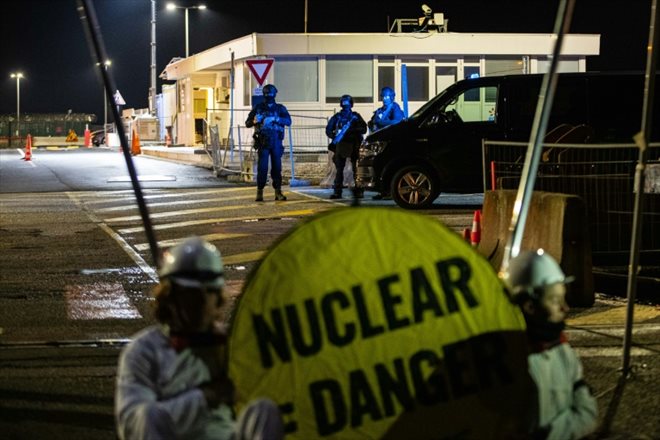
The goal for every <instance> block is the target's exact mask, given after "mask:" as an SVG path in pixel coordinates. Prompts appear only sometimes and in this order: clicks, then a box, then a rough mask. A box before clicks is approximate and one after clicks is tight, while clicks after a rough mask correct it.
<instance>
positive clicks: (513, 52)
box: [165, 33, 600, 145]
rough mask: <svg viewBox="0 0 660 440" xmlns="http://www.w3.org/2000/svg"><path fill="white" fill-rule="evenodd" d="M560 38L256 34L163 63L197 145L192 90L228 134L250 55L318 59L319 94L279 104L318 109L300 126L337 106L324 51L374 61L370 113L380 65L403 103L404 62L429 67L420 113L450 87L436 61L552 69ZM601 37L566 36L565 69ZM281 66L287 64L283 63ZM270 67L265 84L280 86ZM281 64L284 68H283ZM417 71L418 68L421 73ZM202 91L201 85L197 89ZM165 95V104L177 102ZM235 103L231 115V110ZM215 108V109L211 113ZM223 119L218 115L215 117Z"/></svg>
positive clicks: (412, 106) (183, 137)
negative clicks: (227, 96) (228, 88)
mask: <svg viewBox="0 0 660 440" xmlns="http://www.w3.org/2000/svg"><path fill="white" fill-rule="evenodd" d="M554 41H555V39H554V36H553V35H551V34H476V33H475V34H455V33H438V34H428V35H424V38H420V37H419V35H418V34H414V35H413V34H251V35H249V36H245V37H242V38H239V39H237V40H233V41H230V42H228V43H225V44H222V45H219V46H216V47H213V48H211V49H208V50H206V51H204V52H202V53H199V54H196V55H193V56H192V57H189V58H187V59H184V60H181V61H178V62H175V63H172V64H170V65H168V66H167V67H166V69H165V73H166V76H167V79H172V80H177V81H178V84H179V86H178V90H179V94H178V96H177V99H178V108H177V109H176V115H177V116H176V118H175V119H176V134H177V139H176V141H177V142H178V143H180V144H185V145H194V144H195V141H196V138H197V139H199V136H196V134H195V117H197V118H198V119H199V117H200V115H199V113H198V114H197V115H194V116H193V109H194V101H193V91H194V90H193V89H194V88H198V89H200V88H206V90H207V92H208V93H209V99H208V104H207V108H208V109H211V112H210V114H212V116H210V115H206V117H211V118H212V120H209V121H208V122H209V123H210V124H215V123H218V124H219V128H220V137H221V139H222V138H226V137H228V136H229V126H230V125H229V124H230V123H232V122H233V125H234V126H236V125H243V124H244V122H245V117H246V115H247V112H248V111H249V109H250V96H251V94H252V91H253V89H254V88H255V87H256V86H257V83H256V81H255V80H254V78H252V75H251V73H250V72H249V69H247V66H246V64H245V60H247V59H253V58H257V57H268V58H274V59H275V64H276V65H278V64H277V63H278V60H280V63H281V62H283V60H292V59H297V60H304V59H308V60H314V61H315V62H317V72H318V78H317V80H316V81H317V95H318V97H315V98H314V100H311V101H305V102H289V101H286V99H282V98H283V96H279V98H280V99H278V101H279V102H281V103H283V104H285V105H286V106H287V107H288V109H289V111H290V112H292V113H294V112H296V111H297V112H299V113H300V114H302V115H311V114H315V115H317V117H316V119H314V118H300V119H296V121H295V123H296V124H307V123H310V124H319V123H320V122H321V121H322V118H323V115H327V114H332V112H334V111H335V110H336V109H337V108H338V104H337V103H336V102H326V101H327V99H326V57H327V56H345V57H347V58H350V57H357V58H359V59H362V60H364V59H369V58H370V59H372V60H373V92H372V95H373V96H372V100H371V102H368V103H356V105H355V110H356V111H358V112H360V113H361V114H362V115H363V117H364V118H365V119H367V120H368V119H369V118H370V117H371V114H372V113H373V111H374V110H375V109H376V108H377V107H379V106H380V102H379V90H380V86H379V78H378V67H379V66H386V65H389V66H393V68H394V71H393V74H394V84H387V85H390V86H392V87H393V88H394V89H395V92H396V94H397V101H399V102H401V98H402V92H403V91H402V90H401V68H402V64H406V65H407V66H409V68H410V67H419V66H425V67H427V68H428V74H427V75H426V77H425V78H426V79H425V80H426V81H427V82H428V84H427V87H426V88H427V90H428V96H426V97H425V99H423V100H416V101H409V102H408V113H409V114H412V113H414V112H415V111H416V110H417V109H418V108H419V107H421V106H422V105H423V104H424V103H425V102H426V101H427V100H428V99H430V98H431V97H433V96H435V95H436V94H437V93H439V92H440V91H441V90H439V89H440V88H441V87H444V86H446V83H447V81H448V80H447V78H443V79H442V80H440V79H439V78H437V75H436V66H445V67H446V66H453V67H455V72H456V80H460V79H463V78H465V77H466V75H467V73H470V72H476V73H478V74H480V75H484V74H485V73H486V63H487V60H488V59H492V58H495V57H497V58H499V59H502V58H511V59H513V60H515V59H519V60H520V66H521V67H520V72H521V73H542V72H544V71H545V69H547V65H548V64H547V55H548V54H550V53H552V50H553V45H554ZM599 44H600V36H598V35H567V36H566V37H565V40H564V46H563V48H562V56H563V57H564V61H562V63H561V64H560V70H561V71H586V57H587V56H592V55H598V53H599ZM232 53H233V54H234V57H235V63H234V65H235V81H234V89H233V90H232V95H231V96H232V98H233V99H232V101H233V102H230V103H226V102H225V103H218V102H217V100H216V99H215V93H216V91H217V90H218V88H220V87H221V82H222V77H226V76H227V72H228V70H229V69H230V67H231V55H232ZM280 66H281V64H280ZM277 70H278V69H277V68H273V69H271V72H270V73H269V75H268V77H267V79H266V81H265V83H266V84H267V83H272V84H275V85H277V84H278V78H277V75H276V74H275V71H277ZM280 70H281V69H280ZM418 74H419V72H418ZM198 92H199V90H198ZM171 105H172V103H171V102H170V101H167V102H166V103H165V106H166V107H167V106H171ZM231 105H233V109H234V111H233V121H232V120H231V119H232V118H231V116H232V115H231V114H230V113H229V108H230V106H231ZM207 113H209V112H207ZM216 118H218V119H216Z"/></svg>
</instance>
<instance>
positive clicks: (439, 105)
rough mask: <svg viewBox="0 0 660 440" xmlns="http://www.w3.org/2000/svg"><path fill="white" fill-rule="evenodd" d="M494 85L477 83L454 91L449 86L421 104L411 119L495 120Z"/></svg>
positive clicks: (432, 120)
mask: <svg viewBox="0 0 660 440" xmlns="http://www.w3.org/2000/svg"><path fill="white" fill-rule="evenodd" d="M497 93H498V87H497V86H496V85H485V84H478V85H474V86H473V87H470V88H468V89H463V90H460V91H459V92H457V91H456V88H453V87H450V88H448V89H446V90H445V91H443V92H442V93H440V94H439V95H438V96H436V97H435V98H433V99H432V100H431V101H429V102H427V103H426V104H424V106H422V107H421V108H420V109H419V110H418V111H416V112H415V114H414V115H413V116H412V117H411V119H415V118H420V117H423V118H424V120H425V121H426V123H428V124H436V123H439V122H442V121H454V122H496V119H497Z"/></svg>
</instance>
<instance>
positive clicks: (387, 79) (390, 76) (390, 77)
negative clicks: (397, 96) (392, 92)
mask: <svg viewBox="0 0 660 440" xmlns="http://www.w3.org/2000/svg"><path fill="white" fill-rule="evenodd" d="M383 87H392V89H394V66H378V93H379V94H380V91H381V90H382V89H383ZM378 99H379V100H380V97H379V98H378Z"/></svg>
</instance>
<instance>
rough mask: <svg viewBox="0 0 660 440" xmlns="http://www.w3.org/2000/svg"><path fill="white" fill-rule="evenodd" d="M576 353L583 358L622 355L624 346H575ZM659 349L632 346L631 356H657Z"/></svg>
mask: <svg viewBox="0 0 660 440" xmlns="http://www.w3.org/2000/svg"><path fill="white" fill-rule="evenodd" d="M573 349H574V350H575V351H576V353H577V354H578V355H579V356H580V357H583V358H586V357H621V356H623V348H621V347H573ZM657 354H658V351H657V350H647V349H645V348H641V347H631V349H630V355H631V356H651V355H656V356H657Z"/></svg>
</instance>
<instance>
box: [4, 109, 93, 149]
mask: <svg viewBox="0 0 660 440" xmlns="http://www.w3.org/2000/svg"><path fill="white" fill-rule="evenodd" d="M95 122H96V115H94V114H85V113H70V114H69V113H64V114H58V113H52V114H25V115H21V120H20V124H19V123H18V121H17V118H16V115H0V148H2V147H11V146H19V145H21V144H22V142H23V141H24V140H25V138H26V137H27V135H28V134H30V135H32V136H33V137H34V136H66V135H67V134H68V133H69V130H71V129H73V130H74V131H75V132H76V133H77V134H78V135H81V134H83V133H84V131H85V126H86V125H89V126H90V129H92V128H93V127H92V124H94V123H95ZM100 128H102V127H100Z"/></svg>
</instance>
